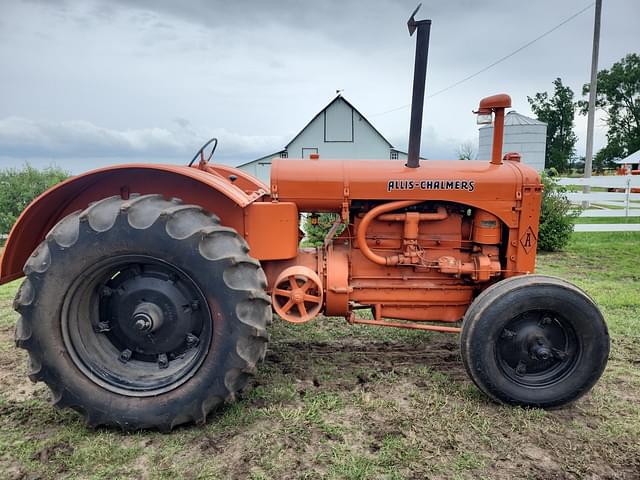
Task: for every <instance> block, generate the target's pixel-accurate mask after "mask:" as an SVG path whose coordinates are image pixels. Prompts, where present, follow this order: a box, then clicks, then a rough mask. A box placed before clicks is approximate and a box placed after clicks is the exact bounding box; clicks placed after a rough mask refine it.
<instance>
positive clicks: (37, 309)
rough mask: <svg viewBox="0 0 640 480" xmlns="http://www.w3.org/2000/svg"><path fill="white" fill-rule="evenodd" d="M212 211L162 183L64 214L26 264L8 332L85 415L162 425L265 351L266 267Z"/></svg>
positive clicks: (217, 391) (213, 396) (189, 415)
mask: <svg viewBox="0 0 640 480" xmlns="http://www.w3.org/2000/svg"><path fill="white" fill-rule="evenodd" d="M247 252H248V247H247V245H246V242H245V241H244V240H243V239H242V238H241V237H240V236H239V235H238V234H237V233H236V232H235V231H234V230H232V229H230V228H226V227H223V226H220V222H219V220H218V218H217V217H216V216H215V215H211V214H209V213H206V212H204V211H203V210H202V208H200V207H198V206H194V205H183V204H182V203H181V202H180V201H179V200H177V199H171V200H165V199H164V198H163V197H162V196H161V195H143V196H138V195H132V196H131V198H130V199H127V200H124V199H122V198H120V197H110V198H106V199H104V200H101V201H99V202H97V203H95V204H92V205H91V206H89V207H88V208H87V209H85V210H84V211H78V212H75V213H73V214H71V215H69V216H67V217H65V218H64V219H63V220H61V221H60V222H59V223H58V224H57V225H56V226H55V227H54V228H53V229H52V230H51V231H50V232H49V234H48V235H47V238H46V240H45V241H44V242H42V243H41V244H40V246H39V247H38V248H37V249H36V250H35V252H34V253H33V254H32V256H31V257H30V258H29V260H28V261H27V263H26V265H25V269H24V271H25V274H26V277H27V278H26V279H25V281H24V283H23V284H22V285H21V287H20V289H19V291H18V294H17V296H16V299H15V303H14V307H15V309H16V310H17V311H18V312H19V313H20V318H19V320H18V323H17V326H16V344H17V346H19V347H21V348H25V349H26V350H27V351H28V353H29V361H30V373H29V377H30V378H31V379H32V380H33V381H44V382H45V383H47V385H48V386H49V388H50V389H51V391H52V398H53V402H54V404H55V405H56V406H58V407H71V408H73V409H75V410H77V411H79V412H81V413H83V414H84V416H85V418H86V420H87V422H88V423H89V424H90V425H92V426H97V425H112V426H119V427H121V428H123V429H126V430H132V429H141V428H158V429H160V430H163V431H168V430H171V429H172V428H173V427H175V426H176V425H180V424H182V423H188V422H197V423H202V422H204V421H206V417H207V414H208V413H209V412H211V411H212V410H213V409H214V408H216V407H217V406H219V405H221V404H222V403H223V402H225V401H232V400H233V399H234V398H235V396H236V394H237V393H238V392H239V391H240V390H241V389H242V387H243V386H244V385H245V384H246V382H247V379H248V378H249V376H250V375H252V374H253V373H254V372H255V369H256V363H257V362H258V361H259V360H260V359H261V358H263V357H264V354H265V351H266V342H267V338H268V336H267V333H266V325H267V323H268V322H269V321H270V318H271V308H270V300H269V297H268V296H267V295H266V293H265V288H266V278H265V275H264V272H263V271H262V269H261V268H260V265H259V263H258V262H257V261H256V260H254V259H252V258H250V257H249V256H248V255H247Z"/></svg>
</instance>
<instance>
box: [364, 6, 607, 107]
mask: <svg viewBox="0 0 640 480" xmlns="http://www.w3.org/2000/svg"><path fill="white" fill-rule="evenodd" d="M594 5H595V2H593V3H590V4H589V5H587V6H586V7H584V8H583V9H582V10H580V11H579V12H576V13H574V14H573V15H571V16H570V17H568V18H566V19H565V20H563V21H562V22H560V23H559V24H557V25H556V26H555V27H553V28H551V29H549V30H547V31H546V32H544V33H543V34H541V35H539V36H537V37H536V38H534V39H533V40H531V41H530V42H527V43H525V44H524V45H522V46H521V47H519V48H517V49H515V50H514V51H513V52H511V53H509V54H507V55H505V56H504V57H501V58H499V59H498V60H496V61H495V62H493V63H491V64H489V65H487V66H486V67H484V68H481V69H480V70H478V71H477V72H475V73H472V74H471V75H469V76H467V77H464V78H463V79H462V80H458V81H457V82H455V83H452V84H451V85H449V86H447V87H445V88H443V89H441V90H438V91H437V92H434V93H432V94H429V95H427V98H433V97H435V96H436V95H440V94H441V93H444V92H446V91H447V90H451V89H452V88H455V87H457V86H458V85H460V84H462V83H464V82H467V81H469V80H471V79H472V78H474V77H477V76H478V75H480V74H481V73H484V72H486V71H487V70H489V69H490V68H493V67H495V66H496V65H498V64H499V63H502V62H504V61H505V60H507V59H508V58H511V57H513V56H514V55H515V54H516V53H519V52H521V51H522V50H524V49H525V48H527V47H530V46H531V45H533V44H534V43H536V42H537V41H539V40H542V39H543V38H544V37H546V36H547V35H549V34H551V33H553V32H555V31H556V30H558V29H559V28H560V27H562V26H563V25H565V24H567V23H569V22H570V21H571V20H573V19H574V18H576V17H577V16H578V15H580V14H582V13H584V12H586V11H587V10H589V9H590V8H591V7H593V6H594ZM409 106H411V104H406V105H402V106H401V107H396V108H392V109H391V110H386V111H384V112H380V113H376V114H373V115H371V116H372V117H377V116H379V115H385V114H387V113H391V112H396V111H398V110H402V109H404V108H407V107H409Z"/></svg>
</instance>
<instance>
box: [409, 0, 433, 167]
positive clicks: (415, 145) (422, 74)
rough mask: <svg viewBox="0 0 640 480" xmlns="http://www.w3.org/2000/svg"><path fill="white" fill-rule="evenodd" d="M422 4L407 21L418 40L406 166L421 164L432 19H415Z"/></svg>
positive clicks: (411, 32)
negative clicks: (416, 33)
mask: <svg viewBox="0 0 640 480" xmlns="http://www.w3.org/2000/svg"><path fill="white" fill-rule="evenodd" d="M421 6H422V4H421V3H420V4H418V6H417V7H416V9H415V10H414V11H413V13H412V14H411V18H409V21H408V22H407V27H409V35H410V36H411V35H413V32H415V31H416V30H418V37H417V40H416V61H415V66H414V69H413V96H412V98H411V124H410V126H409V154H408V159H407V163H406V166H407V167H409V168H418V167H419V166H420V137H421V136H422V110H423V108H424V90H425V84H426V78H427V56H428V54H429V34H430V32H431V20H419V21H416V20H415V18H414V17H415V15H416V13H418V10H420V7H421Z"/></svg>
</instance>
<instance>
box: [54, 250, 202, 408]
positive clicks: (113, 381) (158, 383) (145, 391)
mask: <svg viewBox="0 0 640 480" xmlns="http://www.w3.org/2000/svg"><path fill="white" fill-rule="evenodd" d="M65 305H66V308H65V309H64V311H63V332H64V333H65V335H64V336H65V341H66V343H67V346H68V348H69V351H70V353H71V355H72V357H73V359H74V361H75V362H76V364H77V365H78V366H79V367H80V368H81V369H83V370H84V371H85V373H87V374H88V376H89V377H90V378H92V379H93V380H94V381H96V383H99V384H100V385H102V386H104V387H105V388H108V389H110V390H113V391H116V392H126V393H127V394H129V395H131V394H133V395H139V396H144V395H152V394H154V395H155V394H158V393H161V392H163V391H168V390H171V389H173V388H175V387H177V386H178V385H180V384H182V383H183V382H184V381H186V380H187V379H188V378H189V377H190V376H192V375H193V374H194V373H195V371H196V370H197V368H198V367H199V366H200V364H201V363H202V361H203V359H204V356H205V355H206V352H207V351H208V347H209V345H210V343H211V338H212V325H211V315H210V312H209V308H208V304H207V302H206V299H205V297H204V295H203V293H202V292H201V291H200V289H199V287H198V286H197V285H196V284H195V282H194V281H193V280H192V279H191V278H190V277H189V276H188V275H187V274H186V273H185V272H182V271H181V270H180V269H178V268H177V267H175V266H172V265H170V264H168V263H166V262H164V261H161V260H159V259H154V258H151V257H146V256H138V255H136V256H130V255H128V256H122V257H114V258H110V259H109V260H107V261H105V262H103V263H102V264H100V265H98V266H96V267H95V268H93V269H92V270H91V271H90V272H89V273H88V276H87V278H84V279H83V281H82V282H76V284H74V287H72V288H71V289H70V291H69V293H68V295H67V300H66V302H65ZM92 312H96V314H97V315H96V314H92ZM89 318H90V319H91V322H87V321H86V319H89Z"/></svg>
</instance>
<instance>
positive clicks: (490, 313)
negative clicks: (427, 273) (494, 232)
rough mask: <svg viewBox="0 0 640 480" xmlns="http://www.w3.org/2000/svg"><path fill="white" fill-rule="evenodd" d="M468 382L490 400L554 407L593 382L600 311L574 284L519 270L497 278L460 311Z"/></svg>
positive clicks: (599, 362) (601, 358)
mask: <svg viewBox="0 0 640 480" xmlns="http://www.w3.org/2000/svg"><path fill="white" fill-rule="evenodd" d="M460 344H461V352H462V360H463V363H464V366H465V368H466V370H467V373H468V374H469V376H470V377H471V379H472V380H473V382H474V383H475V384H476V385H477V386H478V388H480V390H482V391H483V392H484V393H486V394H487V395H488V396H489V397H491V398H493V399H494V400H496V401H498V402H501V403H506V404H511V405H523V406H532V407H542V408H547V407H558V406H561V405H565V404H567V403H570V402H573V401H574V400H576V399H578V398H580V397H581V396H582V395H584V394H585V393H586V392H588V391H589V390H590V389H591V387H593V385H594V384H595V383H596V382H597V381H598V379H599V378H600V376H601V375H602V372H603V371H604V369H605V367H606V364H607V358H608V355H609V334H608V331H607V325H606V323H605V321H604V318H603V316H602V313H600V310H599V309H598V307H597V306H596V304H595V303H594V301H593V300H592V299H591V298H590V297H589V296H588V295H587V294H586V293H584V292H583V291H582V290H580V289H579V288H578V287H576V286H574V285H572V284H570V283H568V282H566V281H564V280H560V279H558V278H553V277H546V276H542V275H524V276H519V277H513V278H509V279H507V280H503V281H501V282H498V283H496V284H494V285H492V286H491V287H489V288H488V289H486V290H485V291H484V292H482V293H481V294H480V295H479V296H478V297H477V298H476V299H475V300H474V302H473V303H472V304H471V306H470V307H469V309H468V310H467V312H466V314H465V317H464V321H463V325H462V335H461V337H460Z"/></svg>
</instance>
